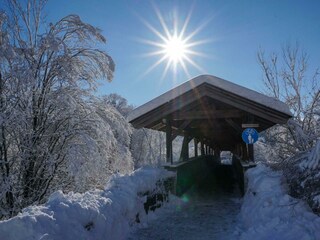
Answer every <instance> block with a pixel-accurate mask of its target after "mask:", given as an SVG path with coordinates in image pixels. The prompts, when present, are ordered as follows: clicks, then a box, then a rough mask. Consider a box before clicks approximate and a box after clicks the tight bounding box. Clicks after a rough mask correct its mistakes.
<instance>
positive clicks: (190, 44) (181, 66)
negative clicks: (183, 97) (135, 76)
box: [142, 6, 208, 78]
mask: <svg viewBox="0 0 320 240" xmlns="http://www.w3.org/2000/svg"><path fill="white" fill-rule="evenodd" d="M153 7H154V10H155V13H156V15H157V18H158V20H159V22H160V24H161V27H162V29H160V30H158V29H156V28H155V27H154V26H152V25H151V24H150V23H149V22H147V21H145V20H144V19H142V22H143V23H144V24H145V25H146V26H147V28H148V29H149V30H151V31H152V32H153V33H154V34H155V35H156V37H158V40H157V41H151V40H147V39H142V42H143V43H146V44H148V45H152V46H153V47H155V49H154V50H153V51H151V52H149V53H148V54H147V56H155V55H156V56H159V59H158V61H156V62H155V63H154V64H153V65H151V66H150V68H149V69H147V70H146V72H145V73H144V74H145V75H146V74H148V73H149V72H151V71H152V70H153V69H154V68H156V67H158V66H160V65H163V64H165V68H164V71H163V74H162V78H164V77H165V76H166V74H167V73H168V71H169V70H172V72H173V75H174V76H176V75H177V73H178V72H179V71H181V70H182V72H184V73H185V74H186V75H187V76H188V77H191V75H190V71H189V70H190V69H192V68H195V69H197V70H198V71H200V72H205V70H204V69H203V68H202V67H201V66H199V65H198V64H197V63H196V61H195V60H194V58H195V57H199V56H202V57H203V56H206V55H205V54H203V53H201V52H199V51H196V50H195V47H196V46H198V45H201V44H204V43H206V42H208V40H197V41H195V40H194V38H195V36H196V35H197V33H198V32H199V31H200V30H201V29H202V28H203V27H204V26H205V25H206V23H205V24H202V25H200V26H199V27H198V28H197V29H195V30H194V31H191V32H189V33H187V30H188V29H187V28H188V24H189V22H190V18H191V13H192V9H191V10H190V11H189V14H188V15H187V17H186V18H185V19H184V21H183V24H181V26H179V21H178V20H179V17H178V15H177V13H176V12H175V14H174V17H173V18H172V19H173V20H172V21H171V22H169V24H168V21H165V19H164V18H163V16H162V14H161V13H160V11H159V9H158V8H157V7H156V6H153ZM169 25H170V26H172V27H171V28H170V27H169Z"/></svg>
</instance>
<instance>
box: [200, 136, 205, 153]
mask: <svg viewBox="0 0 320 240" xmlns="http://www.w3.org/2000/svg"><path fill="white" fill-rule="evenodd" d="M204 154H205V153H204V143H203V140H202V141H201V156H203V155H204Z"/></svg>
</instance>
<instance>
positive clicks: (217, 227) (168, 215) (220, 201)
mask: <svg viewBox="0 0 320 240" xmlns="http://www.w3.org/2000/svg"><path fill="white" fill-rule="evenodd" d="M216 170H217V171H215V172H212V173H211V174H209V175H207V177H206V178H204V179H203V181H202V182H201V183H200V184H198V185H194V186H193V187H192V188H191V189H189V191H187V192H185V193H184V194H183V195H182V196H181V199H183V201H184V204H182V205H181V206H180V207H178V208H177V207H175V208H170V209H165V210H164V212H162V214H161V215H160V216H159V218H158V219H155V220H153V221H151V222H150V223H149V224H148V227H145V228H140V229H138V230H136V231H135V232H133V233H132V234H131V236H130V237H129V239H131V240H134V239H142V240H144V239H183V240H186V239H232V234H233V231H234V229H233V226H234V225H235V222H236V216H237V214H238V213H239V211H240V201H239V198H240V197H241V194H240V192H239V190H238V187H237V186H236V183H235V181H234V178H233V172H232V169H231V166H230V165H229V166H226V165H220V166H218V167H217V168H216Z"/></svg>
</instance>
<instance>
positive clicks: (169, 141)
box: [166, 118, 173, 164]
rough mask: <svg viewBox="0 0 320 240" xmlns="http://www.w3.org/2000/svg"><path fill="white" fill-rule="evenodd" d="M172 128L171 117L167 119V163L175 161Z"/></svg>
mask: <svg viewBox="0 0 320 240" xmlns="http://www.w3.org/2000/svg"><path fill="white" fill-rule="evenodd" d="M171 135H172V128H171V121H170V119H169V118H167V119H166V148H167V163H171V164H172V163H173V158H172V136H171Z"/></svg>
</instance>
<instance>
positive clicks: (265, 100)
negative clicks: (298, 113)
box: [128, 75, 292, 121]
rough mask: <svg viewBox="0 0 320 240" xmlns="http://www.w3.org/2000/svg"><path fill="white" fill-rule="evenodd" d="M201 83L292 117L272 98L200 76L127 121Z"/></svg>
mask: <svg viewBox="0 0 320 240" xmlns="http://www.w3.org/2000/svg"><path fill="white" fill-rule="evenodd" d="M203 83H208V84H210V85H213V86H215V87H217V88H220V89H222V90H225V91H227V92H232V93H234V94H237V95H238V96H241V97H243V98H246V99H248V100H250V101H254V102H257V103H259V104H262V105H264V106H266V107H269V108H271V109H274V110H277V111H279V112H283V113H285V114H287V115H288V116H292V113H291V112H290V110H289V108H288V106H287V105H286V104H285V103H283V102H281V101H279V100H277V99H275V98H272V97H268V96H266V95H264V94H261V93H258V92H256V91H253V90H251V89H248V88H245V87H242V86H240V85H237V84H235V83H232V82H229V81H227V80H224V79H222V78H218V77H215V76H212V75H200V76H197V77H195V78H192V79H191V80H189V81H186V82H184V83H183V84H181V85H179V86H177V87H175V88H173V89H172V90H170V91H168V92H166V93H164V94H162V95H160V96H159V97H156V98H154V99H153V100H151V101H149V102H147V103H145V104H143V105H141V106H140V107H138V108H136V109H134V110H133V111H132V112H131V113H130V114H129V116H128V120H129V121H132V120H134V119H136V118H138V117H140V116H142V115H143V114H145V113H147V112H149V111H151V110H153V109H155V108H157V107H159V106H161V105H163V104H165V103H167V102H169V101H171V100H173V99H175V98H176V97H178V96H180V95H182V94H184V93H186V92H188V91H190V90H191V89H193V88H196V87H198V86H200V85H201V84H203Z"/></svg>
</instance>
